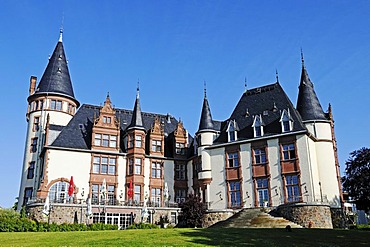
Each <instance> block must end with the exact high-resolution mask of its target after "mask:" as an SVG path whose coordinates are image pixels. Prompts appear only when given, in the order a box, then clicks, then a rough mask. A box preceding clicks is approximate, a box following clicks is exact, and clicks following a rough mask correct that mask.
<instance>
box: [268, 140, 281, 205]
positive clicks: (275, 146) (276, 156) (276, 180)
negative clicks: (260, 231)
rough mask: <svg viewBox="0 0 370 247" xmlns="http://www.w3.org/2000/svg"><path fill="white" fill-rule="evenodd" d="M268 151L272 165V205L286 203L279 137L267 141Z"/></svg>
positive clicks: (270, 164)
mask: <svg viewBox="0 0 370 247" xmlns="http://www.w3.org/2000/svg"><path fill="white" fill-rule="evenodd" d="M267 146H268V149H267V153H268V161H269V166H270V175H271V177H270V189H271V203H272V206H278V205H280V204H282V203H284V188H283V181H282V176H281V166H280V145H279V140H278V139H272V140H268V141H267Z"/></svg>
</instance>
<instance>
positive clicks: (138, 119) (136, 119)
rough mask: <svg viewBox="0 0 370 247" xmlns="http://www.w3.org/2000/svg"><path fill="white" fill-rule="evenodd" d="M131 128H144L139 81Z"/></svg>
mask: <svg viewBox="0 0 370 247" xmlns="http://www.w3.org/2000/svg"><path fill="white" fill-rule="evenodd" d="M129 128H141V129H142V128H144V125H143V118H142V115H141V108H140V92H139V82H138V86H137V88H136V100H135V105H134V110H133V112H132V118H131V123H130V125H129Z"/></svg>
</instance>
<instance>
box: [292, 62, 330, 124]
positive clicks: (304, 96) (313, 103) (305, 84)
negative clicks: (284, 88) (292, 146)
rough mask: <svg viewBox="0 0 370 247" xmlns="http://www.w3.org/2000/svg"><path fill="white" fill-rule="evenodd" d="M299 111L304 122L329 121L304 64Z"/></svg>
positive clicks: (299, 94) (298, 102)
mask: <svg viewBox="0 0 370 247" xmlns="http://www.w3.org/2000/svg"><path fill="white" fill-rule="evenodd" d="M297 110H298V112H299V113H300V114H301V117H302V119H303V121H306V120H327V118H326V117H325V113H324V111H323V110H322V107H321V104H320V102H319V99H318V98H317V95H316V93H315V90H314V87H313V83H312V82H311V80H310V77H309V76H308V73H307V70H306V68H305V66H304V64H302V74H301V82H300V84H299V93H298V100H297Z"/></svg>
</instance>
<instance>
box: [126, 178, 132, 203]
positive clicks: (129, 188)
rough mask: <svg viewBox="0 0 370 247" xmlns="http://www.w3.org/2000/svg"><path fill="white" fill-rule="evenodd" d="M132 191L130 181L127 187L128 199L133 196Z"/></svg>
mask: <svg viewBox="0 0 370 247" xmlns="http://www.w3.org/2000/svg"><path fill="white" fill-rule="evenodd" d="M133 194H134V193H133V191H132V180H131V181H130V185H129V187H128V191H127V195H128V198H129V199H132V196H133Z"/></svg>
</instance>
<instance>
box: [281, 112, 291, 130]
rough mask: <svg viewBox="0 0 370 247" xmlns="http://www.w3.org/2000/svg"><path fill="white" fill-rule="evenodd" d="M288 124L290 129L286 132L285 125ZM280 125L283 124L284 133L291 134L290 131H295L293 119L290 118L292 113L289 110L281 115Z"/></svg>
mask: <svg viewBox="0 0 370 247" xmlns="http://www.w3.org/2000/svg"><path fill="white" fill-rule="evenodd" d="M286 122H288V123H289V125H288V127H289V129H288V130H286V129H285V127H284V123H286ZM280 124H281V132H282V133H285V132H289V131H292V129H293V120H292V118H291V117H290V112H289V110H288V111H287V110H285V109H284V110H283V112H282V113H281V117H280Z"/></svg>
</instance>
